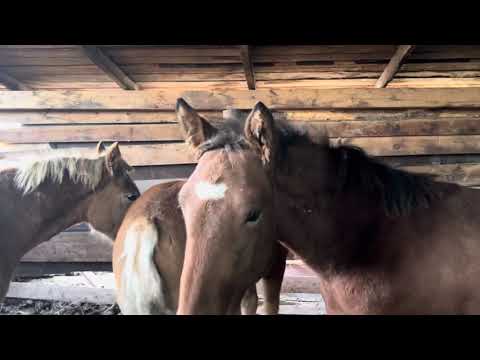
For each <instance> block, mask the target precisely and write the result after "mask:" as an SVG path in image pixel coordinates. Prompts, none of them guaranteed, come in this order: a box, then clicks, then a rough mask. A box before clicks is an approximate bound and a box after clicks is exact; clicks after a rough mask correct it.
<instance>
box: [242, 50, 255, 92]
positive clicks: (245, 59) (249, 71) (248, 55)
mask: <svg viewBox="0 0 480 360" xmlns="http://www.w3.org/2000/svg"><path fill="white" fill-rule="evenodd" d="M240 57H241V59H242V63H243V69H244V70H245V78H246V79H247V85H248V88H249V89H250V90H255V72H254V70H253V61H252V52H251V47H250V46H249V45H240Z"/></svg>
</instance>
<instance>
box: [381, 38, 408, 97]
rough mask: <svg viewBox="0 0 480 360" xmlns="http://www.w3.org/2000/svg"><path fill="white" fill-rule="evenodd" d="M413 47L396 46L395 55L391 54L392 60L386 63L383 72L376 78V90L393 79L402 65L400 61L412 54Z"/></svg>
mask: <svg viewBox="0 0 480 360" xmlns="http://www.w3.org/2000/svg"><path fill="white" fill-rule="evenodd" d="M414 47H415V45H400V46H398V48H397V50H396V51H395V54H393V56H392V58H391V59H390V61H389V62H388V65H387V66H386V67H385V70H383V73H382V75H380V77H379V78H378V80H377V82H376V84H375V87H376V88H384V87H386V86H387V84H388V83H389V82H390V81H391V80H392V79H393V77H394V76H395V74H396V73H397V71H398V69H399V68H400V65H402V61H403V60H405V58H406V57H407V56H408V55H409V54H410V53H411V52H412V50H413V49H414Z"/></svg>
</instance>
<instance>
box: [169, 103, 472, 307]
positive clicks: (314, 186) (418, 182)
mask: <svg viewBox="0 0 480 360" xmlns="http://www.w3.org/2000/svg"><path fill="white" fill-rule="evenodd" d="M195 118H196V119H197V120H196V125H195V126H192V127H191V129H192V138H196V139H197V140H196V144H198V145H197V148H198V149H199V150H201V151H203V155H202V158H201V160H203V161H200V162H199V163H198V165H197V168H196V170H195V176H192V177H190V178H189V180H188V181H187V183H186V184H185V185H184V187H183V189H186V191H185V192H183V189H182V191H181V199H183V201H184V202H183V204H182V206H183V211H184V217H185V224H186V231H187V234H188V239H187V249H186V254H185V262H184V267H183V272H182V275H181V288H180V295H179V310H178V313H179V314H203V313H216V314H221V313H224V312H225V306H224V305H223V304H222V297H223V294H224V292H225V289H227V288H228V289H230V291H231V292H233V291H234V290H232V289H243V287H244V286H247V285H248V284H244V282H243V280H242V279H241V277H243V274H244V273H245V271H246V270H244V269H249V270H248V271H249V272H250V273H251V274H250V276H249V277H248V276H247V277H248V279H249V280H250V281H252V280H253V275H252V274H257V273H258V270H257V269H259V268H261V264H260V262H261V261H268V259H269V255H268V253H267V252H268V251H269V250H270V249H271V246H270V242H271V238H269V237H267V238H266V239H265V238H255V239H254V240H255V241H262V242H264V245H263V246H258V247H257V251H256V252H243V253H242V256H241V257H237V258H236V257H235V254H236V253H237V252H238V251H239V249H244V248H245V247H247V246H250V245H249V240H250V239H249V238H248V237H239V236H236V234H235V231H234V230H235V229H231V230H233V231H232V232H233V234H232V235H231V239H232V240H231V241H230V242H228V246H226V245H225V244H219V242H218V241H217V239H218V238H220V236H221V238H222V239H225V238H229V235H228V234H226V233H225V232H226V227H225V222H226V221H230V222H237V223H242V222H243V221H244V216H243V215H242V213H240V212H238V211H237V208H236V206H230V203H232V202H233V201H234V199H235V197H237V196H239V194H241V193H242V192H241V190H240V187H238V186H237V185H236V183H235V182H234V180H235V179H232V178H222V179H221V182H220V183H221V184H223V187H222V189H228V190H227V191H223V190H222V192H221V193H222V195H224V196H222V197H221V199H220V196H218V197H217V200H216V201H217V202H216V204H218V203H221V205H218V206H210V207H208V208H207V209H206V208H205V206H202V199H201V198H199V197H198V196H197V197H195V190H194V189H195V188H196V187H198V183H199V181H202V179H209V178H210V177H212V176H213V177H214V178H218V179H220V177H221V176H222V174H223V173H229V172H230V171H231V168H232V167H235V168H236V169H237V171H238V172H240V173H241V172H242V171H244V172H248V171H251V170H249V169H252V168H255V170H256V171H257V173H254V174H252V176H254V177H260V178H262V181H261V182H260V183H258V184H257V185H256V186H257V188H258V189H263V190H262V191H265V190H266V185H265V184H264V181H267V182H270V183H271V184H272V190H271V194H269V197H268V198H266V199H264V201H263V202H260V203H259V202H258V201H256V200H257V199H255V198H248V202H249V204H250V207H251V206H254V208H255V209H256V212H255V213H256V214H262V216H264V219H265V218H266V217H267V216H268V218H269V219H270V218H271V219H272V220H273V219H274V220H275V221H271V222H269V224H268V226H275V228H276V236H277V239H280V241H281V243H282V244H284V245H285V246H286V247H288V248H289V249H290V250H291V251H292V252H293V253H295V254H296V255H297V256H299V257H300V258H301V259H303V260H304V261H305V262H306V264H307V265H309V266H310V267H311V268H312V269H313V270H314V271H315V272H316V273H317V275H318V277H319V278H320V280H321V281H320V283H321V286H320V289H319V291H320V293H321V294H322V296H323V298H324V300H325V304H326V310H327V313H328V314H478V313H480V239H479V234H480V221H479V220H480V205H479V204H480V192H479V191H478V190H473V189H469V188H466V187H462V186H459V185H456V184H450V183H444V182H439V181H435V180H434V179H433V178H431V177H429V176H426V175H421V174H412V173H409V172H405V171H402V170H397V169H393V168H391V167H389V166H387V165H385V164H383V163H381V162H380V161H378V160H376V159H374V158H372V157H369V156H368V155H367V154H366V153H365V152H364V151H363V150H361V149H359V148H356V147H351V146H345V145H341V146H332V145H330V143H329V141H328V138H327V137H326V136H325V134H318V133H315V131H312V130H305V129H300V128H299V127H294V126H292V125H288V124H286V123H283V122H276V121H274V120H273V117H272V114H271V113H270V111H269V110H268V109H267V108H266V107H265V106H264V105H263V104H257V105H256V106H255V108H254V110H253V112H252V114H251V115H250V116H249V118H248V119H247V120H246V122H245V127H244V130H243V131H238V129H231V130H230V131H228V132H227V131H224V132H222V133H211V132H208V131H205V129H207V130H208V129H209V125H208V124H207V123H206V121H205V119H199V118H198V116H196V117H195ZM240 144H241V146H240ZM252 151H256V152H257V158H262V159H263V158H264V157H266V156H268V159H267V160H268V161H264V167H263V168H261V167H255V165H251V164H249V163H248V161H251V162H253V163H256V160H255V159H254V157H248V161H243V162H242V161H238V162H233V161H226V160H225V158H226V157H229V158H231V159H233V158H235V159H237V158H240V157H241V156H242V155H241V154H242V153H245V157H246V156H248V155H246V154H251V153H252ZM227 154H228V155H227ZM222 160H224V161H222ZM233 164H234V165H233ZM242 167H243V168H245V169H240V168H242ZM272 169H273V170H272ZM265 174H268V175H265ZM264 176H267V177H268V179H267V180H264V179H263V177H264ZM255 181H256V180H254V181H253V182H255ZM253 186H255V185H254V184H252V187H253ZM216 189H217V191H216V193H220V188H219V187H218V186H217V187H216ZM270 202H273V203H274V207H273V210H274V213H271V212H270V211H271V209H272V208H271V204H270ZM244 208H245V204H242V206H241V209H242V210H243V209H244ZM265 210H267V211H268V212H266V211H265ZM257 217H259V216H258V215H257ZM217 219H218V220H217ZM199 228H200V230H199ZM202 228H203V229H208V233H207V234H203V236H197V233H198V232H200V233H202V230H201V229H202ZM258 231H260V229H258ZM262 231H264V230H263V229H262ZM265 231H266V230H265ZM217 234H220V235H217ZM221 245H223V246H221ZM256 245H257V244H255V246H256ZM258 251H264V253H263V254H260V253H258ZM259 259H261V260H259ZM234 260H236V262H234ZM225 269H227V270H225ZM240 269H241V270H242V271H240Z"/></svg>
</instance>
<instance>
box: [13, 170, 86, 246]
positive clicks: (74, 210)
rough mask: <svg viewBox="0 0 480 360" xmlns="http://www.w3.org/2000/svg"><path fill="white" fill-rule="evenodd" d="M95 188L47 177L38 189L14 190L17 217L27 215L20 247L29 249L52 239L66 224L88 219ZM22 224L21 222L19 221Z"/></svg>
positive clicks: (22, 227)
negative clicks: (59, 181) (53, 180)
mask: <svg viewBox="0 0 480 360" xmlns="http://www.w3.org/2000/svg"><path fill="white" fill-rule="evenodd" d="M90 193H91V190H90V189H88V188H87V187H86V186H85V185H83V184H81V183H73V182H72V181H70V180H64V181H63V182H62V183H61V184H59V183H54V182H52V181H51V180H49V179H46V180H45V181H44V182H43V183H42V184H41V185H40V186H39V187H38V188H37V189H36V190H34V191H33V192H31V193H29V194H26V195H23V194H22V193H21V190H18V189H16V191H15V192H12V197H14V199H13V201H17V204H16V206H15V207H16V209H15V210H16V211H15V214H12V216H15V219H17V220H16V221H18V219H19V218H21V217H22V214H24V215H26V216H25V217H24V220H23V221H24V222H23V224H21V229H20V232H21V233H22V234H24V236H19V237H18V238H17V239H16V241H17V244H16V247H17V248H18V249H19V251H20V252H21V253H26V252H28V251H29V250H30V249H32V248H33V247H35V246H37V245H38V244H40V243H42V242H44V241H48V240H49V239H50V238H52V237H53V236H54V235H56V234H58V233H60V232H61V231H63V230H65V229H66V228H68V227H70V226H72V225H74V224H77V223H79V222H82V221H85V220H86V210H87V205H88V196H89V194H90ZM17 226H18V223H17Z"/></svg>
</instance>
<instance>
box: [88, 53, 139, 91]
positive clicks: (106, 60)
mask: <svg viewBox="0 0 480 360" xmlns="http://www.w3.org/2000/svg"><path fill="white" fill-rule="evenodd" d="M82 49H83V51H84V53H85V55H87V56H88V58H89V59H90V60H91V61H92V62H93V63H94V64H95V65H97V66H98V67H99V68H100V69H102V70H103V71H104V72H105V74H107V75H108V76H109V77H110V78H111V79H112V80H113V81H115V82H116V83H117V84H118V85H119V86H120V87H121V88H122V89H124V90H140V87H139V86H138V85H137V84H136V83H135V82H134V81H133V80H132V79H130V77H129V76H128V75H127V74H125V72H124V71H123V70H122V69H120V67H118V65H117V64H115V63H114V62H113V61H112V59H110V57H108V55H106V54H105V53H104V52H103V51H102V49H100V48H99V47H98V46H92V45H82Z"/></svg>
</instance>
